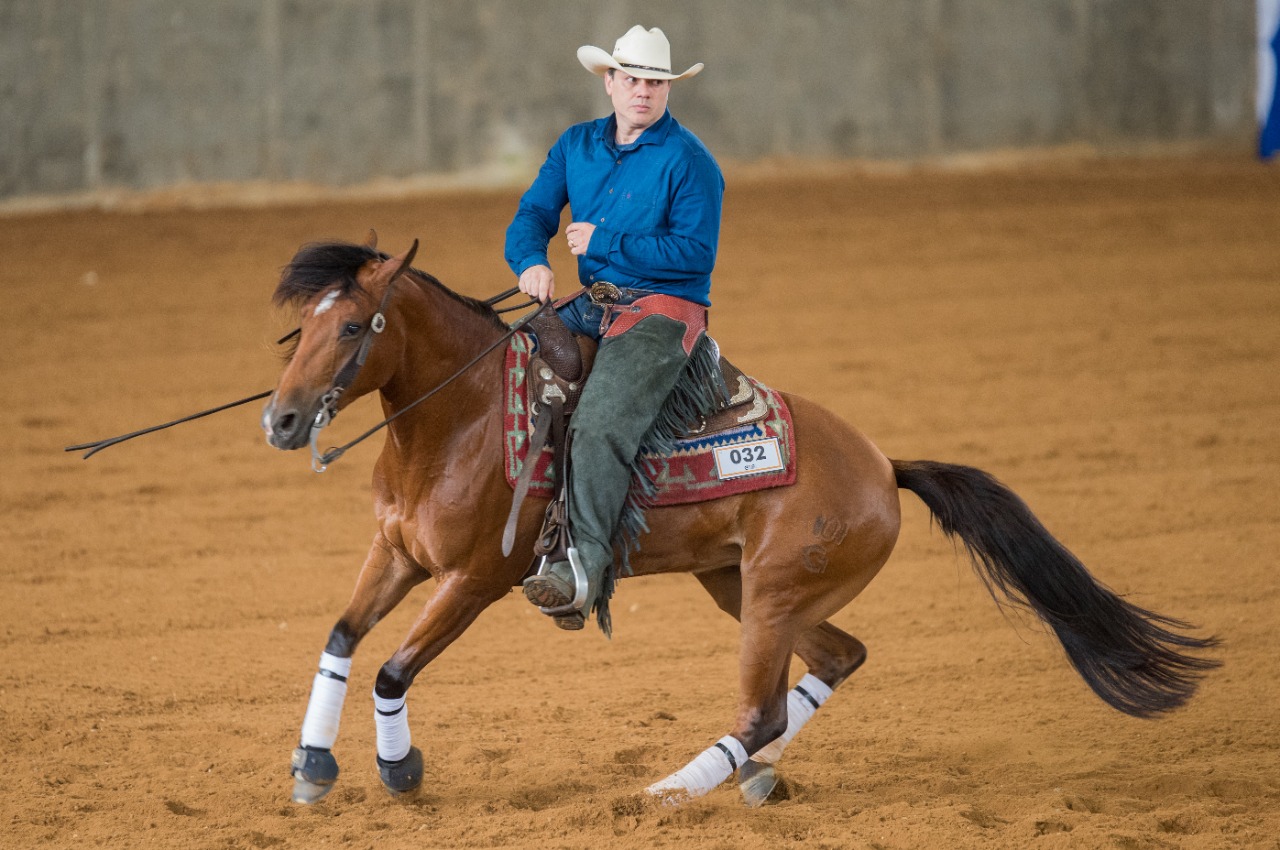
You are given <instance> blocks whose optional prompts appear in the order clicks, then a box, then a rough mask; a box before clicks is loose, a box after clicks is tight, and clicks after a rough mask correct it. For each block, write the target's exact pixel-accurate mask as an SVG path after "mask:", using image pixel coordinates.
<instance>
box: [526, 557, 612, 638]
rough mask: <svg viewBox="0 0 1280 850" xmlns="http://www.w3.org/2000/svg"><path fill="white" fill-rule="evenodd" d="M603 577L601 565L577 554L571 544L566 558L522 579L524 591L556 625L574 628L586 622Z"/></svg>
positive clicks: (579, 627)
mask: <svg viewBox="0 0 1280 850" xmlns="http://www.w3.org/2000/svg"><path fill="white" fill-rule="evenodd" d="M603 578H604V567H596V566H594V565H592V564H591V563H590V560H589V559H582V558H580V557H579V556H578V550H577V549H575V548H570V549H569V560H567V561H556V562H555V563H552V564H548V565H546V566H545V567H544V568H543V569H541V570H540V571H539V572H538V574H537V575H533V576H530V577H529V578H527V579H525V580H524V595H525V598H526V599H528V600H529V601H530V602H532V603H533V604H534V605H537V606H538V607H539V608H541V609H542V612H543V613H544V614H547V615H548V616H550V617H552V618H553V619H554V620H555V622H556V625H557V626H559V627H560V628H562V629H566V630H568V631H576V630H578V629H581V628H582V627H583V626H585V625H586V622H587V616H588V615H590V613H591V609H592V608H593V607H594V606H595V603H596V599H597V597H599V595H600V584H601V581H602V580H603Z"/></svg>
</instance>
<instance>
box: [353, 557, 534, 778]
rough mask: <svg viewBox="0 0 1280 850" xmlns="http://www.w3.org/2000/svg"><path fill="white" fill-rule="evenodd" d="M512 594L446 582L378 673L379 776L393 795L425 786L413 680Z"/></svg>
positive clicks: (505, 586) (506, 585) (501, 587)
mask: <svg viewBox="0 0 1280 850" xmlns="http://www.w3.org/2000/svg"><path fill="white" fill-rule="evenodd" d="M510 590H511V584H510V582H500V581H498V582H495V581H489V582H482V581H477V580H474V579H472V578H470V577H468V576H466V575H462V574H460V573H454V574H452V575H450V576H448V577H446V578H443V579H442V580H441V582H440V585H439V586H438V587H437V588H436V590H435V593H433V594H432V595H431V599H430V600H428V601H427V604H426V606H425V607H424V608H423V609H422V613H421V614H419V615H418V619H417V620H416V621H415V622H414V624H413V628H411V629H410V630H409V635H408V637H406V638H405V640H404V643H402V644H400V648H399V649H397V650H396V652H395V654H394V655H392V656H391V658H390V659H389V660H388V661H387V662H386V663H385V664H383V665H382V669H381V670H379V671H378V678H377V680H376V681H375V683H374V687H373V700H374V709H375V713H374V721H375V723H376V725H377V733H378V736H377V737H378V774H379V776H381V777H382V784H383V785H385V786H386V787H387V790H388V791H390V792H391V793H392V794H404V793H407V792H409V791H412V790H413V789H415V788H417V787H418V785H420V784H421V783H422V752H421V751H420V750H419V749H418V748H417V747H415V746H413V742H412V739H411V736H410V733H409V712H408V709H407V707H406V705H405V694H406V693H407V692H408V690H409V686H410V685H411V684H413V680H414V677H416V676H417V675H418V673H419V672H421V671H422V668H424V667H425V666H427V664H429V663H430V662H431V661H432V660H433V659H434V658H436V656H438V655H439V654H440V653H441V652H443V651H444V649H445V647H447V646H448V645H449V644H451V643H453V641H454V640H455V639H457V637H458V636H459V635H461V634H462V633H463V632H464V631H466V629H467V627H468V626H470V625H471V624H472V623H473V622H475V619H476V617H478V616H479V615H480V612H481V611H483V610H484V609H485V608H487V607H489V605H491V604H492V603H493V602H495V601H496V600H497V599H499V598H501V597H502V596H503V595H504V594H506V593H508V592H510Z"/></svg>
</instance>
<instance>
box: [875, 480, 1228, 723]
mask: <svg viewBox="0 0 1280 850" xmlns="http://www.w3.org/2000/svg"><path fill="white" fill-rule="evenodd" d="M893 470H894V472H895V474H896V475H897V479H898V486H899V487H901V488H903V489H906V490H910V491H911V492H913V493H915V494H916V495H917V496H919V497H920V499H921V501H923V502H924V503H925V504H926V505H927V506H928V507H929V510H930V512H931V513H932V514H933V517H934V519H935V520H937V522H938V524H939V525H940V526H941V527H942V530H943V532H944V533H945V534H946V535H947V536H948V537H951V538H953V539H955V538H959V539H960V541H961V542H963V543H964V546H965V549H966V550H967V551H968V552H969V557H970V559H971V560H972V561H973V567H974V570H975V571H976V572H977V573H978V577H979V578H981V579H982V581H983V583H984V584H986V586H987V590H989V591H990V592H991V596H992V598H994V599H995V600H996V602H997V603H998V604H1004V603H1006V602H1010V603H1013V604H1015V605H1018V606H1020V607H1024V608H1028V609H1030V610H1031V611H1033V612H1035V614H1036V616H1037V617H1039V618H1040V619H1041V620H1043V621H1044V622H1045V623H1046V624H1048V626H1049V627H1050V628H1051V629H1053V631H1054V634H1056V635H1057V636H1058V640H1059V641H1061V642H1062V646H1063V648H1064V649H1065V650H1066V652H1067V657H1068V658H1070V659H1071V664H1072V666H1074V667H1075V668H1076V670H1077V671H1078V672H1079V673H1080V675H1081V676H1082V677H1083V678H1084V680H1085V682H1086V683H1087V684H1088V685H1089V687H1090V688H1092V689H1093V691H1094V693H1096V694H1097V695H1098V696H1100V697H1101V698H1102V699H1103V700H1104V701H1106V702H1107V703H1108V704H1109V705H1111V706H1112V707H1114V708H1116V709H1119V710H1120V711H1123V712H1124V713H1125V714H1131V715H1133V716H1135V717H1153V716H1156V715H1159V714H1163V713H1164V712H1167V711H1172V710H1173V709H1175V708H1178V707H1180V706H1181V705H1183V704H1184V703H1185V702H1186V701H1187V700H1189V699H1190V698H1191V696H1192V695H1193V694H1194V693H1195V690H1196V686H1197V685H1198V684H1199V680H1200V678H1201V677H1202V676H1203V675H1204V673H1205V672H1206V671H1208V670H1211V669H1213V668H1215V667H1218V666H1219V665H1220V662H1219V661H1216V660H1214V659H1205V658H1196V657H1194V656H1190V655H1186V654H1184V653H1183V652H1180V651H1179V650H1188V649H1189V650H1204V649H1210V648H1212V647H1214V646H1216V645H1217V643H1218V641H1217V639H1215V638H1195V637H1188V636H1187V635H1184V634H1181V633H1179V631H1177V630H1186V629H1191V628H1193V627H1192V626H1190V625H1188V624H1187V623H1184V622H1182V621H1180V620H1174V619H1172V618H1169V617H1164V616H1161V615H1159V614H1156V613H1153V612H1151V611H1147V610H1145V609H1143V608H1139V607H1137V606H1136V605H1133V604H1131V603H1129V602H1126V601H1125V600H1124V599H1121V598H1120V597H1119V596H1117V595H1116V594H1115V593H1113V592H1111V591H1110V590H1108V589H1107V588H1106V587H1104V586H1103V585H1102V584H1100V583H1099V582H1098V581H1097V580H1096V579H1094V577H1093V576H1091V575H1090V574H1089V571H1088V570H1086V569H1085V567H1084V564H1082V563H1080V561H1079V560H1077V559H1076V557H1075V556H1074V555H1072V554H1071V553H1070V552H1069V551H1067V549H1066V547H1065V546H1063V545H1062V544H1061V543H1059V542H1058V541H1057V540H1055V539H1054V537H1053V535H1051V534H1050V533H1049V532H1048V531H1047V530H1045V527H1044V526H1043V525H1041V524H1040V521H1039V520H1037V519H1036V518H1035V515H1034V514H1032V513H1031V510H1030V508H1028V507H1027V506H1026V504H1025V503H1024V502H1023V501H1022V500H1021V499H1020V498H1018V496H1017V495H1016V494H1014V493H1013V491H1011V490H1010V489H1009V488H1007V487H1005V486H1004V485H1003V484H1001V483H1000V482H999V481H997V480H996V479H995V478H994V477H992V476H991V475H988V474H987V473H985V472H983V471H982V470H980V469H974V468H972V467H968V466H956V465H954V464H948V463H935V462H933V461H899V460H895V461H893ZM997 591H999V593H997Z"/></svg>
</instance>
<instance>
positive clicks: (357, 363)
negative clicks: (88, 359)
mask: <svg viewBox="0 0 1280 850" xmlns="http://www.w3.org/2000/svg"><path fill="white" fill-rule="evenodd" d="M416 247H417V243H416V242H415V243H414V248H415V249H416ZM412 256H413V254H412V252H411V253H410V254H409V256H408V258H406V261H405V263H404V265H403V267H402V268H401V270H400V271H399V272H397V273H396V276H395V277H393V278H392V279H391V280H390V281H389V282H388V283H387V288H386V290H385V291H384V292H383V294H382V301H381V302H380V303H379V305H378V310H377V312H375V313H374V314H373V316H372V317H371V318H370V319H369V324H368V326H367V327H366V328H365V330H364V333H363V334H362V336H361V339H360V344H359V346H358V347H357V348H356V350H355V352H354V353H353V354H352V355H351V357H349V358H348V359H347V362H346V363H344V364H343V365H342V368H341V369H339V370H338V373H337V374H336V375H334V378H333V383H332V384H331V385H330V388H329V390H328V391H327V392H326V393H325V394H324V395H323V396H321V397H320V410H319V411H317V412H316V416H315V418H314V419H313V420H312V423H311V435H310V443H311V468H312V469H314V470H315V471H316V472H324V471H325V470H326V469H327V468H328V467H329V465H330V464H332V463H333V462H334V461H335V460H337V459H338V458H340V457H342V455H343V454H345V453H346V452H347V450H348V449H350V448H352V447H353V446H355V445H357V444H358V443H361V442H363V441H364V440H366V439H368V438H369V437H371V436H373V435H374V434H376V433H377V432H378V431H380V430H382V429H383V428H385V427H386V426H387V425H390V424H391V423H392V422H393V421H395V420H396V419H397V418H399V417H400V416H401V415H402V414H404V413H407V412H408V411H409V410H411V409H413V408H414V407H417V406H418V405H419V404H421V403H422V402H424V401H426V400H427V399H429V398H430V397H431V396H433V395H435V394H436V393H438V392H439V391H440V390H442V389H444V388H445V387H447V386H448V385H449V384H451V383H453V382H454V381H456V380H457V379H458V378H460V377H462V375H464V374H465V373H466V372H467V371H468V370H469V369H471V367H473V366H475V365H476V364H477V363H479V362H480V361H481V360H483V359H484V358H485V357H486V356H487V355H489V354H490V353H491V352H493V351H494V349H496V348H498V347H499V346H501V345H502V344H504V343H506V342H507V341H509V340H510V339H511V338H512V337H513V336H515V335H516V334H517V333H518V332H519V331H520V329H521V328H523V327H524V326H525V325H527V324H528V323H529V322H530V321H532V320H533V319H534V318H535V317H536V316H538V315H539V314H540V313H541V312H542V311H543V310H545V309H546V308H547V305H548V304H550V303H551V302H550V301H546V302H543V303H541V304H539V306H538V309H536V310H534V311H532V312H530V313H528V314H526V315H524V316H522V317H520V319H518V320H517V321H516V322H515V323H514V324H512V325H511V329H510V330H508V331H507V332H506V333H505V334H503V335H502V336H501V337H499V338H498V340H497V341H496V342H494V343H493V344H492V345H490V346H489V347H488V348H486V349H485V350H484V351H482V352H480V354H478V355H476V356H475V357H474V358H472V359H471V360H470V361H469V362H468V363H467V364H466V365H465V366H463V367H462V368H461V369H459V370H458V371H457V372H454V373H453V374H452V375H450V376H449V377H448V378H445V379H444V381H442V382H441V383H439V384H437V385H436V386H435V387H433V388H432V389H430V390H429V391H427V392H426V393H424V394H422V395H421V396H419V397H418V398H417V399H415V400H414V401H412V402H410V403H409V404H407V405H405V406H404V407H402V408H401V409H400V410H397V411H396V412H395V413H393V414H391V415H390V416H388V417H387V418H386V419H384V420H382V422H380V423H378V424H377V425H375V426H374V427H372V428H370V429H369V430H368V431H365V432H364V433H363V434H361V435H360V436H359V437H356V438H355V439H354V440H352V441H351V442H349V443H347V444H345V445H343V446H339V447H336V448H330V449H329V450H328V451H326V452H323V453H321V452H320V450H319V448H318V446H317V439H318V437H319V434H320V431H322V430H323V429H324V428H325V427H326V426H327V425H328V424H329V423H330V422H332V421H333V419H334V417H335V416H336V415H337V404H338V399H339V398H340V397H341V396H342V394H343V393H344V392H346V390H347V388H348V387H350V386H351V385H352V384H353V383H354V382H355V380H356V377H357V376H358V375H359V374H360V369H361V368H362V367H363V366H364V363H365V361H366V360H367V359H368V358H369V350H370V349H371V348H372V347H373V340H374V338H375V337H377V336H378V335H379V334H381V333H382V332H383V331H384V330H385V329H386V326H387V319H386V308H387V304H388V302H389V299H390V297H391V290H392V288H393V287H394V285H395V282H396V280H397V279H398V278H399V277H400V275H402V274H404V273H405V272H406V271H412V269H410V268H409V262H408V260H409V259H411V258H412ZM519 291H520V289H519V287H514V286H513V287H512V288H510V289H508V290H505V291H503V292H500V293H498V294H497V295H494V296H492V297H490V298H486V299H485V300H484V301H483V302H482V303H483V304H485V305H486V306H488V307H492V308H493V309H494V312H496V313H509V312H512V311H514V310H522V309H524V308H525V307H529V306H532V305H534V304H538V301H537V300H536V299H529V300H528V301H526V302H523V303H520V304H517V305H515V306H513V307H505V308H502V309H498V308H497V306H496V305H498V304H500V303H502V302H503V301H505V300H507V299H508V298H511V297H512V296H514V295H515V294H516V293H518V292H519ZM301 333H302V328H295V329H294V330H292V331H290V332H289V333H287V334H285V335H284V336H282V337H281V338H280V339H279V340H277V341H276V344H277V345H282V344H284V343H286V342H288V341H289V340H291V339H293V338H294V337H297V336H299V335H301ZM273 392H275V390H273V389H271V390H264V391H262V392H259V393H254V394H253V395H251V396H246V397H245V398H242V399H239V400H237V401H232V402H228V403H226V404H220V405H218V406H217V407H211V408H209V409H208V410H202V411H200V412H199V413H192V414H190V415H188V416H183V417H181V418H178V419H174V420H171V421H169V422H164V423H162V424H160V425H152V426H151V427H149V428H141V429H139V430H137V431H131V432H129V433H128V434H121V435H119V436H116V437H106V438H104V439H101V440H93V441H91V442H86V443H77V444H76V445H74V446H66V447H65V448H64V449H63V451H68V452H77V451H84V456H83V458H82V459H84V460H88V459H89V458H90V457H92V456H93V455H95V454H97V453H98V452H100V451H102V450H103V449H105V448H109V447H111V446H114V445H116V444H117V443H123V442H125V441H126V440H132V439H133V438H134V437H141V436H143V435H144V434H150V433H153V432H155V431H163V430H164V429H166V428H172V427H173V426H174V425H181V424H182V423H184V422H191V421H193V420H195V419H201V418H203V417H205V416H210V415H212V414H214V413H219V412H221V411H223V410H230V409H231V408H233V407H240V406H241V405H245V404H249V403H250V402H254V401H258V400H260V399H264V398H267V397H268V396H270V395H271V394H272V393H273Z"/></svg>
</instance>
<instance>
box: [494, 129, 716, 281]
mask: <svg viewBox="0 0 1280 850" xmlns="http://www.w3.org/2000/svg"><path fill="white" fill-rule="evenodd" d="M616 129H617V122H616V119H615V118H614V116H612V115H610V116H609V117H607V118H600V119H598V120H596V121H588V122H586V123H584V124H576V125H574V126H573V127H570V128H569V129H568V130H566V131H565V132H564V134H563V135H562V136H560V138H559V139H558V140H557V141H556V143H555V145H554V146H553V147H552V148H551V152H550V153H549V154H548V155H547V161H546V162H545V163H543V165H542V169H541V170H540V171H539V172H538V177H537V179H535V180H534V181H533V185H532V186H530V187H529V191H527V192H525V193H524V197H522V198H521V199H520V207H519V209H518V210H517V211H516V215H515V219H514V220H513V221H512V222H511V226H510V227H508V228H507V244H506V252H505V253H506V259H507V264H508V265H510V266H511V270H512V271H514V272H515V273H516V274H517V275H519V274H520V273H521V272H523V271H524V270H525V269H527V268H529V267H530V266H535V265H539V264H542V265H549V263H547V243H548V242H549V241H550V240H551V237H552V236H554V235H555V234H556V231H557V230H559V228H560V212H561V210H563V209H564V205H565V204H566V203H567V204H568V205H569V209H570V211H571V214H572V216H573V220H574V221H583V222H589V223H591V224H594V225H595V226H596V230H595V232H594V233H593V234H592V235H591V242H590V244H589V245H588V246H587V252H586V253H585V254H583V255H581V256H579V257H578V279H579V280H580V281H581V282H582V285H583V286H590V285H591V284H593V283H595V282H597V281H609V282H610V283H615V284H617V285H618V286H622V287H631V288H637V289H651V290H653V291H655V292H662V293H666V294H668V295H676V296H679V297H680V298H686V299H688V300H690V301H695V302H697V303H699V304H703V305H707V306H710V304H711V299H710V292H711V270H712V268H713V267H714V266H715V262H716V248H717V246H718V245H719V242H720V205H721V201H722V199H723V197H724V177H723V176H722V175H721V173H720V166H719V165H717V164H716V161H715V158H714V157H712V156H711V153H710V151H708V150H707V149H706V147H705V146H704V145H703V144H702V142H701V141H699V139H698V137H697V136H695V135H694V134H693V133H691V132H689V131H688V130H686V129H685V128H684V127H682V126H680V124H679V123H678V122H677V121H676V119H675V118H674V117H673V116H672V114H671V113H670V112H669V111H668V112H667V113H665V114H664V115H663V116H662V118H660V119H658V121H657V122H656V123H655V124H654V125H653V126H652V127H649V128H648V129H647V130H645V131H644V132H643V133H642V134H641V135H640V138H638V139H637V140H636V141H634V142H632V143H631V144H629V145H622V146H619V145H618V144H617V143H616V141H615V138H616V136H615V133H616Z"/></svg>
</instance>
